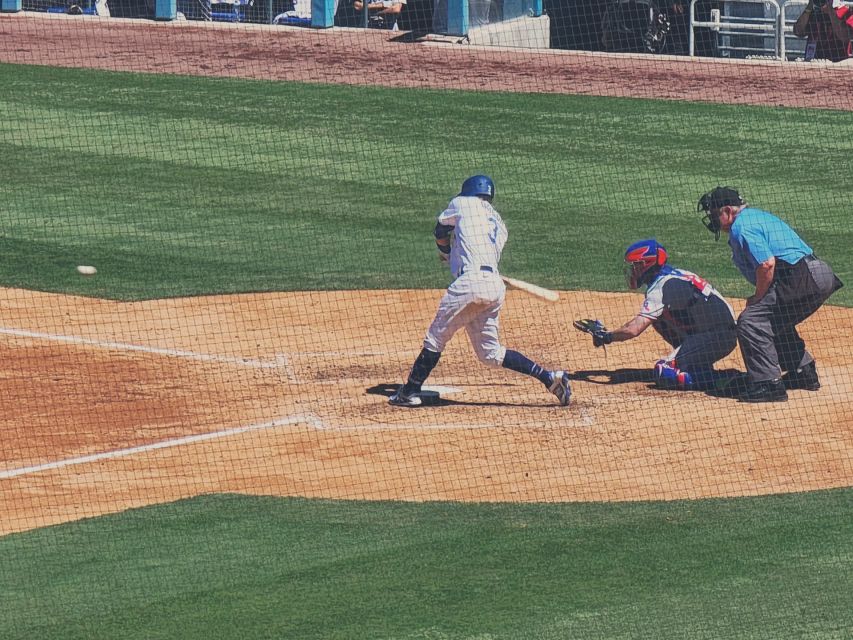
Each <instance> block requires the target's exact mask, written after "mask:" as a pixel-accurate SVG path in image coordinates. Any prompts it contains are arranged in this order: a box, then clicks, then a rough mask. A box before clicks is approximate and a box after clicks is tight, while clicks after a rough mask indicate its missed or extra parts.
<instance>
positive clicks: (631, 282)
mask: <svg viewBox="0 0 853 640" xmlns="http://www.w3.org/2000/svg"><path fill="white" fill-rule="evenodd" d="M667 257H668V256H667V254H666V249H664V248H663V246H662V245H661V244H660V243H659V242H658V241H657V240H655V239H654V238H650V239H648V240H640V241H638V242H635V243H634V244H632V245H631V246H630V247H628V249H626V251H625V279H626V280H627V281H628V286H629V287H630V288H631V289H637V288H639V286H640V285H647V284H649V283H650V282H651V281H652V279H653V278H654V277H655V276H656V275H657V273H658V271H660V268H661V267H662V266H663V265H665V264H666V260H667Z"/></svg>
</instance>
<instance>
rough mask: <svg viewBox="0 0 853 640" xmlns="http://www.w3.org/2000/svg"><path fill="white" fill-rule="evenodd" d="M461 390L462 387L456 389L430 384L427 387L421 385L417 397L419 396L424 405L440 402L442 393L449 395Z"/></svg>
mask: <svg viewBox="0 0 853 640" xmlns="http://www.w3.org/2000/svg"><path fill="white" fill-rule="evenodd" d="M461 391H462V389H458V388H456V387H443V386H439V385H430V386H428V387H421V392H420V393H419V394H418V397H420V399H421V401H422V402H423V404H424V405H425V406H430V405H436V404H439V403H440V402H441V396H442V395H450V394H453V393H459V392H461Z"/></svg>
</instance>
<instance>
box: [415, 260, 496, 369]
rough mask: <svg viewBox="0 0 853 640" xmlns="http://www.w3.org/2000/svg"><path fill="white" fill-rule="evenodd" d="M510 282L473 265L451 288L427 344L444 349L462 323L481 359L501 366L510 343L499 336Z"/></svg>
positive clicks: (446, 294)
mask: <svg viewBox="0 0 853 640" xmlns="http://www.w3.org/2000/svg"><path fill="white" fill-rule="evenodd" d="M505 296H506V286H505V285H504V283H503V280H501V278H500V276H499V275H498V274H496V273H492V272H488V271H480V270H478V269H476V268H472V269H471V270H470V271H468V272H466V273H464V274H462V275H461V276H459V277H458V278H456V280H454V281H453V283H452V284H451V285H450V286H449V287H448V288H447V291H446V292H445V294H444V296H443V297H442V298H441V302H440V303H439V305H438V311H437V312H436V314H435V318H434V319H433V321H432V324H430V326H429V329H427V332H426V338H424V347H426V348H427V349H429V350H430V351H435V352H437V353H441V352H442V351H444V347H446V346H447V343H448V342H450V339H451V338H452V337H453V336H454V334H455V333H456V332H457V331H459V330H460V329H461V328H462V327H465V331H466V332H467V333H468V338H469V339H470V340H471V345H472V346H473V347H474V351H475V352H476V354H477V357H478V358H479V359H480V362H482V363H483V364H486V365H489V366H492V367H499V366H501V365H502V364H503V361H504V356H505V355H506V347H504V346H503V345H502V344H501V343H500V338H499V336H498V330H499V315H500V312H501V308H503V304H504V297H505Z"/></svg>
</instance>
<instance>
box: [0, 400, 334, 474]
mask: <svg viewBox="0 0 853 640" xmlns="http://www.w3.org/2000/svg"><path fill="white" fill-rule="evenodd" d="M294 424H307V425H309V426H311V427H313V428H315V429H323V428H325V425H323V423H322V421H320V419H319V418H317V417H316V416H311V415H296V416H288V417H286V418H278V419H276V420H270V421H269V422H260V423H257V424H250V425H246V426H243V427H235V428H232V429H224V430H222V431H213V432H210V433H201V434H198V435H193V436H184V437H181V438H174V439H172V440H163V441H162V442H154V443H152V444H145V445H141V446H138V447H129V448H127V449H115V450H113V451H104V452H102V453H93V454H91V455H87V456H78V457H76V458H66V459H64V460H57V461H55V462H47V463H45V464H37V465H33V466H29V467H19V468H17V469H9V470H7V471H0V480H6V479H9V478H17V477H18V476H25V475H29V474H33V473H38V472H40V471H49V470H52V469H61V468H62V467H69V466H72V465H77V464H87V463H90V462H98V461H99V460H111V459H115V458H124V457H127V456H132V455H136V454H138V453H145V452H146V451H156V450H158V449H169V448H171V447H180V446H183V445H186V444H193V443H196V442H205V441H207V440H216V439H219V438H228V437H230V436H235V435H239V434H242V433H249V432H251V431H263V430H265V429H273V428H275V427H283V426H288V425H294Z"/></svg>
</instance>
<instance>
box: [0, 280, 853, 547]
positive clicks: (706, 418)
mask: <svg viewBox="0 0 853 640" xmlns="http://www.w3.org/2000/svg"><path fill="white" fill-rule="evenodd" d="M440 294H441V292H438V291H394V292H382V291H373V292H336V293H316V292H312V293H297V294H293V293H291V294H264V295H242V296H230V297H229V296H218V297H206V298H188V299H178V300H161V301H150V302H137V303H131V304H123V303H118V302H108V301H98V300H91V299H87V298H79V297H72V296H62V295H54V294H44V293H34V292H31V291H22V290H3V291H2V292H0V298H2V300H3V326H2V327H0V358H2V362H3V372H2V385H3V388H4V395H5V396H6V397H7V398H16V401H15V402H14V403H11V404H9V405H8V406H7V409H6V411H4V413H3V415H2V416H0V432H2V433H3V456H2V460H0V496H2V499H0V504H2V505H3V506H2V518H0V523H2V524H0V533H9V532H12V531H19V530H23V529H29V528H33V527H38V526H44V525H47V524H52V523H58V522H63V521H66V520H70V519H77V518H80V517H86V516H94V515H98V514H102V513H106V512H113V511H119V510H123V509H127V508H130V507H136V506H143V505H146V504H151V503H155V502H163V501H169V500H174V499H178V498H182V497H188V496H194V495H198V494H200V493H208V492H220V491H235V492H247V493H256V494H270V495H282V496H312V497H328V498H346V499H401V500H476V501H545V502H551V501H591V500H639V499H668V498H700V497H707V496H734V495H744V494H764V493H776V492H788V491H802V490H809V489H817V488H821V487H834V486H848V485H850V484H853V462H851V461H853V430H851V423H853V420H851V418H850V414H849V410H848V405H849V398H850V394H851V391H853V389H851V380H852V379H853V375H851V374H853V366H851V365H850V363H849V350H848V349H847V348H846V347H845V346H844V345H848V344H850V339H851V337H853V336H851V335H850V333H851V327H853V321H851V320H853V312H851V310H849V309H841V308H832V307H827V308H824V309H822V310H821V311H820V312H818V314H817V315H816V316H815V317H814V318H812V319H810V320H809V321H807V323H806V325H805V332H804V333H805V336H806V338H807V340H808V341H809V344H810V346H811V347H812V348H813V350H814V351H815V353H816V354H817V357H818V358H819V362H820V371H821V374H822V378H823V381H824V383H825V386H824V388H823V389H821V390H820V391H819V392H816V393H810V392H806V391H799V392H792V393H791V400H790V401H789V402H788V403H786V404H779V405H771V406H752V405H743V404H740V403H737V402H735V401H733V400H727V399H720V398H713V397H710V396H707V395H705V394H701V393H693V394H683V393H667V392H662V391H657V390H654V389H652V388H650V385H649V383H648V382H647V381H646V380H645V375H646V370H647V367H648V366H649V364H650V362H651V361H653V360H654V358H655V357H656V356H657V355H658V354H660V353H661V352H662V346H663V345H662V344H661V343H660V341H659V339H657V338H656V337H655V336H652V335H644V336H641V338H640V339H639V340H637V341H634V342H632V343H628V344H625V345H619V346H618V347H615V346H614V347H611V348H610V349H609V350H608V352H607V353H606V354H605V353H604V352H603V351H601V350H595V349H593V348H591V346H590V345H589V343H588V340H585V339H584V336H582V335H581V334H579V333H577V332H575V331H567V330H566V328H565V322H564V320H565V318H571V317H576V316H578V315H579V314H582V313H585V312H588V311H589V310H590V309H595V308H598V309H602V310H605V311H606V315H607V317H613V318H618V317H628V316H629V315H630V314H631V313H632V312H633V311H635V309H636V307H637V302H638V297H637V296H632V295H628V294H625V295H619V294H594V293H588V292H582V293H575V294H568V293H566V294H563V296H562V299H561V301H560V302H558V303H557V304H554V305H549V304H546V303H540V302H537V301H535V300H533V299H531V298H528V297H526V296H524V294H522V293H518V292H510V294H509V297H508V302H507V309H506V311H505V313H504V315H503V316H502V318H503V324H504V338H505V340H506V342H507V344H509V345H512V346H514V347H517V348H519V349H521V350H523V351H525V352H527V353H529V354H530V355H532V356H533V357H536V358H538V359H542V361H543V362H544V363H545V364H549V365H559V364H563V365H565V366H567V367H569V368H570V369H571V371H572V372H573V377H574V378H575V380H574V382H573V388H574V402H573V405H572V406H571V407H568V408H563V407H559V406H558V405H556V404H555V399H554V398H553V397H552V396H550V394H548V393H546V392H545V391H544V389H543V388H542V386H541V385H539V384H538V383H537V382H535V381H531V380H530V379H529V378H525V377H523V376H518V375H515V374H512V373H511V372H506V371H503V370H491V369H486V368H485V367H483V366H481V365H480V364H479V363H477V362H476V360H475V357H474V355H473V353H472V352H471V349H470V346H469V345H468V343H467V341H466V340H465V339H464V337H462V336H460V337H459V339H457V340H454V341H453V342H452V343H451V346H450V348H449V349H448V351H447V352H446V354H445V357H444V358H443V359H442V362H441V363H440V365H439V368H438V369H437V370H436V372H435V374H434V376H433V378H432V379H431V382H433V383H434V384H438V385H442V386H445V387H450V388H454V389H458V392H454V393H450V394H448V395H445V400H446V401H447V402H446V403H445V404H444V405H443V406H435V407H426V408H421V409H416V410H406V409H399V408H395V407H391V406H389V405H388V404H387V394H388V393H389V392H390V390H391V389H392V388H393V385H394V384H395V383H398V382H400V381H401V380H402V378H403V376H404V375H405V373H406V372H407V369H408V367H409V365H410V363H411V360H412V358H413V357H414V355H415V354H416V353H417V350H418V349H419V347H420V340H421V338H422V335H421V334H422V331H423V328H424V327H425V326H426V325H427V323H428V322H429V320H430V319H431V316H432V313H433V311H434V307H435V304H436V301H437V300H438V298H439V296H440ZM360 309H362V310H363V309H369V310H370V311H369V312H367V313H365V312H364V311H362V312H361V313H359V310H360ZM343 318H350V321H349V322H348V323H346V324H344V323H342V319H343ZM383 325H384V328H383ZM830 327H831V328H832V331H828V328H830ZM648 333H651V332H648ZM724 364H725V366H731V367H738V366H740V364H741V363H740V362H739V360H738V358H737V357H732V358H731V359H729V360H728V361H726V362H725V363H724ZM228 430H236V431H233V432H229V431H228ZM204 434H215V435H214V436H210V435H208V436H204V437H203V438H199V437H198V436H203V435H204ZM194 437H196V438H195V439H193V438H194ZM205 438H207V439H205ZM134 447H135V448H137V449H135V450H134V449H133V448H134ZM87 456H93V458H90V459H87Z"/></svg>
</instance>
